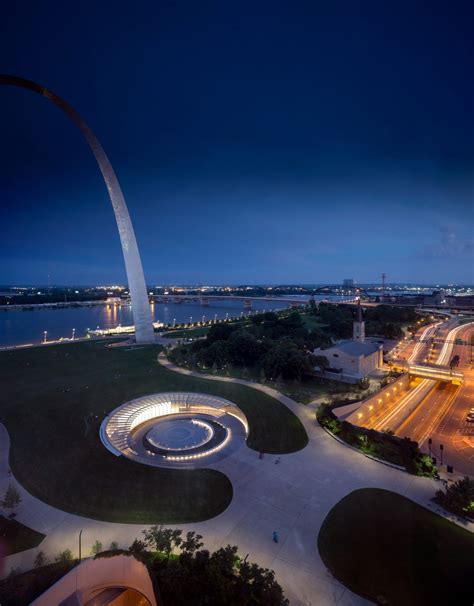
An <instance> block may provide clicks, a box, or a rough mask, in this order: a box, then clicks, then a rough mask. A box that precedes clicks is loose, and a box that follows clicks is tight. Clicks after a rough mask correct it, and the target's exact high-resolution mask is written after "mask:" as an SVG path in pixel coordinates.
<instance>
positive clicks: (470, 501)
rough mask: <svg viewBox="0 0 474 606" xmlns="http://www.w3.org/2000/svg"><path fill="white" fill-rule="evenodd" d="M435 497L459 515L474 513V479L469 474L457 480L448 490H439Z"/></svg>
mask: <svg viewBox="0 0 474 606" xmlns="http://www.w3.org/2000/svg"><path fill="white" fill-rule="evenodd" d="M435 499H436V501H437V502H438V503H439V504H440V505H442V506H443V507H445V508H446V509H448V510H449V511H452V512H453V513H455V514H457V515H460V516H465V515H466V514H472V513H474V480H471V479H470V478H468V477H467V476H466V477H464V478H462V479H461V480H457V482H454V483H453V484H451V486H448V488H446V492H443V491H442V490H438V492H437V493H436V497H435Z"/></svg>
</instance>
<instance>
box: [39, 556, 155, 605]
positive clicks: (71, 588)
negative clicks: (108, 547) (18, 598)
mask: <svg viewBox="0 0 474 606" xmlns="http://www.w3.org/2000/svg"><path fill="white" fill-rule="evenodd" d="M109 553H110V552H109ZM30 606H160V605H159V603H158V600H157V598H156V593H155V587H154V586H153V581H152V579H151V577H150V573H149V572H148V569H147V567H146V566H145V564H143V562H140V561H139V560H138V559H136V558H135V556H133V555H123V554H120V555H112V554H110V555H109V556H106V557H99V558H89V559H87V560H84V561H83V562H82V563H81V564H79V565H77V566H76V567H75V568H73V569H72V570H71V571H70V572H68V573H67V574H65V575H64V576H63V577H62V578H61V579H59V581H57V582H56V583H55V584H54V585H52V586H51V587H50V588H49V589H47V590H46V591H45V592H44V593H42V594H41V595H40V596H39V597H38V598H36V599H35V600H33V602H32V603H31V605H30Z"/></svg>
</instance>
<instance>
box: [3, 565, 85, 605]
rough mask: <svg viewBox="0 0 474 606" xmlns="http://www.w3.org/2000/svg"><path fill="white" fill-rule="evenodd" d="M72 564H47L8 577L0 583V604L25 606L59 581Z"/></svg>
mask: <svg viewBox="0 0 474 606" xmlns="http://www.w3.org/2000/svg"><path fill="white" fill-rule="evenodd" d="M73 566H74V564H73V563H72V562H71V563H67V564H61V563H58V562H55V563H54V564H47V565H46V566H41V567H40V568H33V569H32V570H28V571H27V572H21V573H19V574H15V575H13V576H8V577H7V578H6V579H3V580H2V581H0V604H1V605H2V606H3V605H4V604H5V606H26V604H30V603H31V602H32V601H33V600H34V599H36V598H37V597H39V596H40V595H41V594H42V593H43V592H45V591H46V590H47V589H49V588H50V587H51V585H53V584H54V583H56V582H57V581H59V579H60V578H62V577H63V576H64V575H65V574H66V573H67V572H69V571H70V570H71V568H73Z"/></svg>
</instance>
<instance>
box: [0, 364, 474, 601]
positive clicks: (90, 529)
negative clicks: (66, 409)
mask: <svg viewBox="0 0 474 606" xmlns="http://www.w3.org/2000/svg"><path fill="white" fill-rule="evenodd" d="M160 362H161V363H162V364H164V365H166V366H168V367H169V368H170V370H176V371H178V372H183V373H186V374H193V373H192V372H191V371H185V370H182V369H176V368H175V367H172V365H171V364H170V363H169V362H167V361H166V360H165V359H164V357H163V356H160ZM196 374H198V376H200V377H202V376H203V375H202V374H200V373H196ZM207 378H212V379H214V380H219V381H237V380H235V379H231V378H224V377H210V376H209V377H207ZM237 382H239V383H242V384H247V385H251V386H252V387H254V388H256V389H261V390H263V391H265V392H266V393H268V394H269V395H271V396H273V397H276V398H278V399H279V400H280V401H281V402H283V403H284V404H285V405H287V406H288V407H289V408H290V409H291V410H292V411H293V412H294V413H295V414H296V415H297V416H298V417H299V418H300V419H301V421H302V423H303V424H304V426H305V429H306V431H307V433H308V437H309V443H308V445H307V446H306V447H305V448H304V449H303V450H301V451H299V452H296V453H293V454H288V455H281V457H277V456H275V455H265V456H264V457H263V458H262V459H261V458H259V453H258V452H255V451H253V450H251V449H249V448H248V447H247V446H245V445H244V446H242V447H241V448H239V449H238V450H237V451H236V452H234V453H232V455H230V456H229V457H227V458H225V459H223V460H221V461H219V462H216V463H213V464H211V465H210V467H212V468H214V469H218V470H219V471H222V472H223V473H225V474H226V475H227V476H228V477H229V478H230V480H231V482H232V485H233V487H234V497H233V500H232V502H231V504H230V506H229V507H228V508H227V509H226V510H225V511H224V512H223V513H222V514H220V515H219V516H217V517H215V518H213V519H211V520H208V521H206V522H200V523H196V524H189V525H186V524H180V525H179V527H180V528H182V529H183V530H190V529H192V530H196V531H197V532H199V533H200V534H202V535H203V537H204V541H205V547H206V548H208V549H210V550H214V549H216V548H218V547H220V546H225V545H227V544H231V545H238V547H239V552H240V553H241V554H242V555H243V556H246V555H247V554H248V559H249V560H250V561H255V562H257V563H258V564H260V565H261V566H265V567H268V568H272V569H273V570H274V571H275V573H276V576H277V579H278V581H279V582H280V583H281V585H282V586H283V588H284V590H285V594H286V596H287V597H288V598H289V600H290V604H291V605H292V606H300V605H308V606H309V605H312V606H314V605H318V606H325V605H334V604H340V605H355V604H365V603H367V602H366V601H365V600H364V599H362V598H360V597H358V596H356V595H355V594H353V593H351V592H350V591H349V590H347V589H346V588H345V587H344V586H342V585H341V584H340V583H339V582H338V581H336V580H335V579H334V578H333V577H332V576H331V574H330V573H329V572H328V571H327V570H326V567H325V566H324V564H323V562H322V560H321V558H320V557H319V553H318V549H317V537H318V532H319V528H320V527H321V524H322V522H323V520H324V518H325V517H326V515H327V514H328V512H329V511H330V509H331V508H332V507H333V506H334V505H335V504H336V503H337V502H338V501H339V500H340V499H342V498H343V497H344V496H345V495H347V494H348V493H350V492H352V491H353V490H356V489H358V488H366V487H377V488H384V489H387V490H393V491H395V492H398V493H400V494H402V495H404V496H407V497H409V498H410V499H412V500H413V501H416V502H417V503H419V504H421V505H423V506H425V507H428V508H430V509H431V510H434V511H438V508H437V507H436V506H434V505H433V504H432V503H431V501H430V499H431V497H432V496H433V495H434V492H435V490H437V489H438V488H439V486H440V484H439V483H438V482H436V481H434V480H432V479H428V478H419V477H415V476H412V475H409V474H407V473H404V472H401V471H399V470H397V469H393V468H391V467H389V466H386V465H383V464H381V463H378V462H376V461H373V460H371V459H369V458H367V457H365V456H364V455H363V454H362V453H359V452H355V451H354V450H352V449H350V448H348V447H346V446H344V445H342V444H340V443H339V442H338V441H336V440H335V439H334V438H333V437H332V436H330V435H329V434H328V433H326V432H325V431H324V430H323V429H322V428H321V427H320V426H319V425H318V424H317V422H316V420H315V407H314V406H311V405H308V406H305V405H303V404H298V403H296V402H294V401H293V400H291V399H290V398H288V397H286V396H284V395H282V394H279V393H278V392H276V391H275V390H273V389H271V388H268V387H266V386H263V385H259V384H255V383H249V382H247V381H243V380H238V381H237ZM0 445H1V446H0V478H1V481H0V493H3V492H4V491H5V489H6V486H7V484H8V482H14V478H12V477H8V451H9V439H8V433H7V431H6V429H5V427H4V426H3V425H0ZM277 458H279V459H280V463H279V464H275V461H276V460H277ZM19 490H20V492H21V495H22V499H23V500H22V502H21V504H20V506H19V507H18V510H17V512H18V515H17V520H18V521H20V522H22V523H24V524H26V525H27V526H29V527H31V528H33V529H35V530H38V531H40V532H43V533H45V534H47V537H46V539H45V540H44V541H43V543H42V544H41V546H40V549H42V550H43V551H45V552H46V553H47V554H48V555H49V556H50V557H51V558H54V556H55V555H57V554H58V553H59V551H61V550H63V549H66V548H69V549H71V551H72V552H73V554H75V555H77V553H78V535H79V531H80V530H83V534H82V552H83V554H85V555H87V554H88V553H89V552H90V549H91V547H92V544H93V543H94V542H95V541H96V540H99V541H101V542H102V544H103V545H104V548H107V547H108V545H109V544H110V542H111V541H117V542H118V544H119V546H120V547H128V546H129V545H130V544H131V542H132V541H133V539H134V538H136V537H139V536H140V535H141V530H142V529H143V528H144V527H145V526H144V525H140V524H138V525H136V524H117V523H108V522H100V521H96V520H90V519H87V518H82V517H79V516H75V515H71V514H68V513H65V512H63V511H60V510H58V509H56V508H54V507H51V506H49V505H46V504H45V503H42V502H41V501H39V500H38V499H36V498H35V497H33V496H31V495H29V494H28V493H27V492H26V491H25V490H24V489H23V488H22V487H21V486H19ZM446 517H449V519H453V521H455V520H454V518H453V517H452V516H446ZM458 523H460V524H462V523H461V522H458ZM462 525H463V526H464V527H465V528H469V529H470V530H471V531H472V530H474V524H462ZM274 531H277V532H278V534H279V542H278V543H277V544H276V543H274V542H273V540H272V533H273V532H274ZM37 551H38V549H33V550H29V551H25V552H22V553H19V554H15V555H13V556H10V557H9V558H7V561H6V572H7V573H8V572H9V570H10V569H11V568H12V567H19V568H21V569H27V568H29V567H31V566H32V563H33V560H34V557H35V555H36V553H37ZM355 557H356V556H355Z"/></svg>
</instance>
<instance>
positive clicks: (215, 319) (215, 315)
mask: <svg viewBox="0 0 474 606" xmlns="http://www.w3.org/2000/svg"><path fill="white" fill-rule="evenodd" d="M216 322H217V314H214V324H215V323H216Z"/></svg>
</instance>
